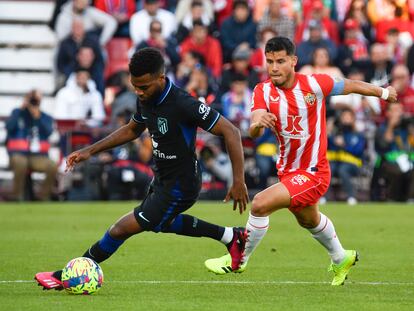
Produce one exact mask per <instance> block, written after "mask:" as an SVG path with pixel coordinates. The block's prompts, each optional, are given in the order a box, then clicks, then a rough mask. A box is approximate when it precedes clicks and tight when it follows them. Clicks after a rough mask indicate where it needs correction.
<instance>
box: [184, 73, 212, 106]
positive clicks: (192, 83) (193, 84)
mask: <svg viewBox="0 0 414 311" xmlns="http://www.w3.org/2000/svg"><path fill="white" fill-rule="evenodd" d="M185 90H186V91H187V92H188V93H190V95H191V96H193V97H195V98H197V99H198V100H199V101H201V102H202V103H205V104H207V105H211V104H212V103H213V102H214V101H215V99H216V95H215V89H214V85H213V83H210V81H209V75H208V72H207V70H206V69H205V68H204V67H202V66H197V67H196V68H195V69H194V70H193V71H191V73H190V77H189V80H188V83H187V84H186V86H185Z"/></svg>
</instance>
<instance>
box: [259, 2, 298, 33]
mask: <svg viewBox="0 0 414 311" xmlns="http://www.w3.org/2000/svg"><path fill="white" fill-rule="evenodd" d="M281 9H282V8H281V0H271V1H270V3H269V6H268V9H267V10H266V11H265V13H264V15H263V17H262V19H261V20H260V21H259V23H258V25H257V28H258V31H259V32H261V31H262V30H263V29H266V28H272V29H273V30H274V31H275V32H276V33H277V35H278V36H281V37H287V38H289V39H290V40H292V41H293V39H294V35H295V22H294V21H293V19H291V18H290V17H289V16H286V15H285V14H283V12H282V10H281Z"/></svg>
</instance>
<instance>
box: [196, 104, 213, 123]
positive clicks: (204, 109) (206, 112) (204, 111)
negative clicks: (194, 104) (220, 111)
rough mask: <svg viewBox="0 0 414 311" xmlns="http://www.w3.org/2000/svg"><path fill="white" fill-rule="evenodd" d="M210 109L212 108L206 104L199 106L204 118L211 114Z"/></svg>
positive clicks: (199, 111)
mask: <svg viewBox="0 0 414 311" xmlns="http://www.w3.org/2000/svg"><path fill="white" fill-rule="evenodd" d="M210 110H211V108H210V107H208V106H206V105H204V104H201V105H200V106H198V113H199V114H201V115H203V116H202V117H201V118H202V119H203V120H205V119H207V117H208V115H209V114H210Z"/></svg>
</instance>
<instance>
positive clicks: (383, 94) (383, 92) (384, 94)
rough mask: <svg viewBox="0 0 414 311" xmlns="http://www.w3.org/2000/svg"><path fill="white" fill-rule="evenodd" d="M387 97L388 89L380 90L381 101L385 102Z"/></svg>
mask: <svg viewBox="0 0 414 311" xmlns="http://www.w3.org/2000/svg"><path fill="white" fill-rule="evenodd" d="M389 95H390V91H389V90H388V89H385V88H382V94H381V99H383V100H387V99H388V96H389Z"/></svg>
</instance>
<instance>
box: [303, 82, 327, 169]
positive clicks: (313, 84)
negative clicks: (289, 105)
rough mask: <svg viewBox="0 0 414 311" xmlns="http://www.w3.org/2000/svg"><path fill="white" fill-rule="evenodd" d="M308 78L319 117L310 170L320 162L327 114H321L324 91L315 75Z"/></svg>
mask: <svg viewBox="0 0 414 311" xmlns="http://www.w3.org/2000/svg"><path fill="white" fill-rule="evenodd" d="M307 78H308V83H309V85H310V87H311V88H312V90H313V92H314V94H315V95H316V99H317V105H318V106H317V109H316V113H317V119H316V125H315V132H314V135H315V140H314V142H313V146H312V158H311V161H310V163H309V167H308V171H310V168H311V167H315V166H317V164H318V155H319V145H320V138H321V118H322V117H325V116H321V111H322V105H323V92H322V90H321V88H320V86H319V84H318V82H317V81H316V79H315V78H314V77H312V76H307Z"/></svg>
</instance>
